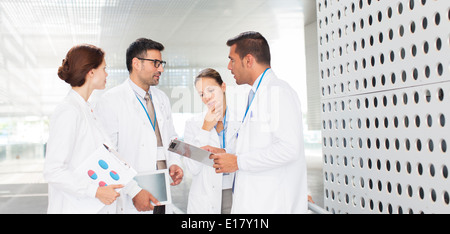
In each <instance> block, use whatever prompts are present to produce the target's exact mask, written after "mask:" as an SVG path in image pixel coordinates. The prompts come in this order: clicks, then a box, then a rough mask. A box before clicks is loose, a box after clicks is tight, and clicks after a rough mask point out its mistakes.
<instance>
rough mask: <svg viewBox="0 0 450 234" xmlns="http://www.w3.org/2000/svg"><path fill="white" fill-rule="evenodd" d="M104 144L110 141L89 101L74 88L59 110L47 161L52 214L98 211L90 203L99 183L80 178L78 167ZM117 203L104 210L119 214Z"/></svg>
mask: <svg viewBox="0 0 450 234" xmlns="http://www.w3.org/2000/svg"><path fill="white" fill-rule="evenodd" d="M103 143H106V144H108V143H110V141H108V136H107V134H106V133H105V132H104V131H103V130H102V128H101V126H100V123H99V121H98V120H96V118H95V116H94V113H93V112H92V109H91V107H90V106H89V103H87V102H86V101H85V100H84V99H83V98H82V97H81V96H80V95H79V94H78V93H77V92H75V91H74V90H73V89H71V90H70V91H69V94H68V95H67V97H66V98H65V99H64V101H63V102H62V103H61V104H60V105H58V107H57V108H56V109H55V111H54V113H53V115H52V117H51V120H50V135H49V139H48V142H47V152H46V159H45V163H44V178H45V179H46V181H47V182H48V213H97V212H98V210H95V209H93V208H92V206H89V204H92V202H94V203H96V202H98V203H100V200H98V199H97V198H95V194H96V192H97V188H98V185H95V184H90V183H89V182H87V181H86V182H85V181H80V180H77V179H76V176H75V173H74V170H75V169H76V168H77V167H78V166H79V165H80V164H81V163H82V162H83V161H84V160H85V159H86V158H87V157H89V156H90V155H91V154H92V153H93V152H94V151H95V150H97V149H98V147H101V146H102V144H103ZM115 212H116V204H115V203H113V204H112V205H109V206H105V208H104V209H103V210H102V211H100V213H115Z"/></svg>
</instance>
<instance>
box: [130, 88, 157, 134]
mask: <svg viewBox="0 0 450 234" xmlns="http://www.w3.org/2000/svg"><path fill="white" fill-rule="evenodd" d="M135 95H136V94H135ZM136 98H137V100H138V101H139V103H141V106H142V108H144V110H145V114H147V118H148V120H150V124H151V125H152V127H153V131H156V130H155V124H154V123H153V122H152V120H151V119H150V115H149V114H148V111H147V108H145V106H144V104H143V103H142V102H141V99H139V97H138V96H137V95H136ZM153 112H154V114H155V121H156V111H153Z"/></svg>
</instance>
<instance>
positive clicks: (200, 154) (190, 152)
mask: <svg viewBox="0 0 450 234" xmlns="http://www.w3.org/2000/svg"><path fill="white" fill-rule="evenodd" d="M167 150H169V151H170V152H174V153H177V154H179V155H181V156H184V157H186V158H190V159H192V160H195V161H197V162H201V163H203V164H205V165H207V166H210V167H213V165H214V161H213V160H212V159H210V158H209V156H210V155H211V152H209V151H207V150H204V149H201V148H199V147H197V146H193V145H190V144H188V143H186V142H182V141H179V140H176V139H175V140H172V142H170V144H169V148H168V149H167Z"/></svg>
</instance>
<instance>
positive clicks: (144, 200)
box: [133, 189, 160, 212]
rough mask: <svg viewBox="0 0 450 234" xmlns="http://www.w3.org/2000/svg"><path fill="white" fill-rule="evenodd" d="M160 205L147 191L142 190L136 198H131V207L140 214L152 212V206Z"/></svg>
mask: <svg viewBox="0 0 450 234" xmlns="http://www.w3.org/2000/svg"><path fill="white" fill-rule="evenodd" d="M151 202H153V204H155V205H157V206H158V205H160V203H159V201H158V200H156V198H155V197H154V196H153V195H152V194H151V193H150V192H149V191H147V190H145V189H142V190H141V191H140V192H139V193H138V194H137V195H136V196H134V197H133V205H134V207H136V209H137V210H138V211H140V212H142V211H150V210H153V208H154V207H153V205H152V204H151Z"/></svg>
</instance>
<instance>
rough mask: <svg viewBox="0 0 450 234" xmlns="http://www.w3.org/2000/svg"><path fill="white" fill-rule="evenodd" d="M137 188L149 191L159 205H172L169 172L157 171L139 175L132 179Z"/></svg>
mask: <svg viewBox="0 0 450 234" xmlns="http://www.w3.org/2000/svg"><path fill="white" fill-rule="evenodd" d="M134 180H136V182H137V183H138V185H139V187H141V188H143V189H145V190H147V191H149V192H150V193H151V194H152V195H153V196H154V197H155V198H156V199H157V200H158V201H159V202H160V203H161V205H167V204H171V203H172V195H171V193H170V180H169V170H167V169H164V170H157V171H153V172H148V173H141V174H139V175H137V176H135V177H134Z"/></svg>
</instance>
